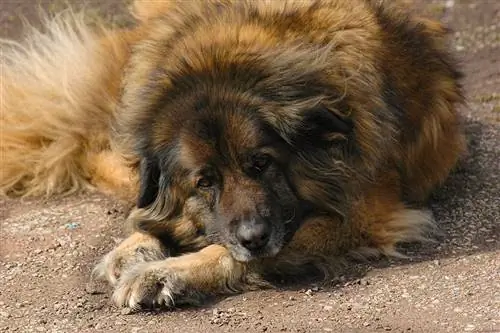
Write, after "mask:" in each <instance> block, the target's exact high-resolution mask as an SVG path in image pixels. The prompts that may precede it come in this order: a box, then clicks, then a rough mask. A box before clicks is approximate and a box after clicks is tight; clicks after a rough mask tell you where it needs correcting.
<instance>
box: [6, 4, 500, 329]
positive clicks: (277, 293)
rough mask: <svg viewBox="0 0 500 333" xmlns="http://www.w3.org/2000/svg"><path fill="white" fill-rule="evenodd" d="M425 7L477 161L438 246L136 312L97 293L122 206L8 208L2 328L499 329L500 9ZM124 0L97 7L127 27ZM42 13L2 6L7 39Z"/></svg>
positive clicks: (456, 189) (455, 185)
mask: <svg viewBox="0 0 500 333" xmlns="http://www.w3.org/2000/svg"><path fill="white" fill-rule="evenodd" d="M277 1H278V0H277ZM414 1H415V2H416V5H417V7H418V10H419V11H425V12H426V13H428V14H430V15H433V16H435V17H438V18H440V19H442V20H443V21H445V22H446V23H447V24H449V25H450V26H451V27H452V28H453V30H454V32H453V33H452V42H453V47H454V49H455V52H456V54H457V56H458V57H459V59H460V60H461V62H462V63H463V68H464V71H465V73H466V78H465V81H464V85H465V91H466V93H467V96H468V105H467V106H466V107H464V108H462V114H463V116H464V120H465V124H466V129H467V133H468V136H469V144H470V154H469V156H468V157H467V158H466V160H465V161H464V162H463V164H462V165H461V167H460V168H459V170H458V171H457V172H456V173H455V174H454V175H453V176H452V177H451V179H450V180H449V181H448V182H447V183H446V185H445V186H444V187H443V188H442V189H441V190H439V191H438V192H437V193H436V195H435V196H434V199H433V202H432V209H433V211H434V213H435V216H436V219H437V221H438V222H439V225H440V227H441V229H442V230H443V237H442V239H440V240H439V242H437V243H436V244H432V245H426V246H412V247H408V248H406V249H405V252H406V253H407V254H408V255H410V256H411V259H408V260H386V259H384V260H380V261H376V262H372V263H368V264H356V263H353V264H352V269H349V270H347V271H346V272H339V277H338V278H336V279H335V280H333V281H326V283H321V281H317V282H316V283H312V284H311V283H304V284H301V285H283V286H280V289H279V290H268V291H259V292H252V293H246V294H242V295H237V296H233V297H229V298H225V299H220V300H214V301H213V302H211V303H210V304H207V305H206V306H204V307H202V308H197V309H193V308H190V309H189V308H188V309H177V310H175V311H170V312H165V311H164V312H149V313H139V314H126V313H125V312H123V311H121V310H120V309H117V308H115V307H114V306H113V305H112V304H111V302H110V288H107V286H106V285H104V284H100V285H98V286H97V289H95V288H93V289H92V290H90V289H89V287H88V285H87V283H88V281H89V273H90V271H91V269H92V267H93V265H94V264H95V263H96V262H97V261H98V260H99V258H100V257H101V256H102V255H103V254H105V253H107V251H109V250H110V249H111V248H112V247H113V246H114V245H115V244H116V243H118V242H119V241H120V237H123V236H124V235H123V234H122V232H121V225H122V222H123V221H124V214H125V212H124V210H125V209H124V207H123V206H122V205H121V204H120V203H118V202H114V201H113V200H111V199H109V198H106V197H104V196H101V195H97V194H87V195H78V196H72V197H67V198H58V199H51V200H40V199H38V200H35V199H30V200H6V199H0V222H1V232H0V331H5V332H139V331H140V332H174V331H179V332H209V331H213V332H379V331H380V332H383V331H393V332H500V1H498V0H478V1H474V0H471V1H465V0H461V1H459V0H456V1H453V0H451V1H450V0H448V1H442V0H441V1H425V2H422V1H418V0H414ZM121 2H122V1H120V0H112V1H102V2H97V1H95V2H93V3H90V4H89V5H88V9H89V10H90V12H91V13H92V15H100V16H105V17H106V18H107V19H108V20H109V21H110V22H112V23H113V24H118V25H121V24H127V23H128V22H130V21H129V18H128V17H127V16H126V15H125V14H124V12H123V8H122V7H123V6H120V3H121ZM35 4H36V2H35V0H17V1H16V0H4V1H1V2H0V37H9V38H16V39H18V38H21V36H22V33H23V32H22V29H21V20H20V19H19V15H21V14H22V15H25V16H26V17H27V18H28V19H29V20H30V22H34V23H35V24H36V22H37V20H36V17H37V15H36V8H37V6H36V5H35ZM77 5H81V3H78V4H77ZM42 6H43V7H44V8H47V9H48V10H49V11H56V10H58V9H60V8H62V7H63V6H64V3H63V2H62V1H47V0H44V1H43V3H42ZM92 15H91V16H92Z"/></svg>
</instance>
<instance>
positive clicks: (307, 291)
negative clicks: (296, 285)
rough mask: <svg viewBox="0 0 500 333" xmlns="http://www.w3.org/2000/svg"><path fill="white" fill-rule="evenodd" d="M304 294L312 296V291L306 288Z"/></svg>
mask: <svg viewBox="0 0 500 333" xmlns="http://www.w3.org/2000/svg"><path fill="white" fill-rule="evenodd" d="M305 294H306V295H307V296H312V295H313V291H312V290H311V289H307V290H306V292H305Z"/></svg>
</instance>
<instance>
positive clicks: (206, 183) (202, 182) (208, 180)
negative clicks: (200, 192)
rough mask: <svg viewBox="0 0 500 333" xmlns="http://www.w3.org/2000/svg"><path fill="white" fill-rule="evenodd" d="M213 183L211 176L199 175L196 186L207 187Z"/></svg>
mask: <svg viewBox="0 0 500 333" xmlns="http://www.w3.org/2000/svg"><path fill="white" fill-rule="evenodd" d="M213 184H214V182H213V180H212V178H209V177H201V178H200V179H198V181H197V182H196V187H198V188H202V189H203V188H205V189H206V188H209V187H212V186H213Z"/></svg>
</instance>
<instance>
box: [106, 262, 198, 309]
mask: <svg viewBox="0 0 500 333" xmlns="http://www.w3.org/2000/svg"><path fill="white" fill-rule="evenodd" d="M169 260H171V259H166V260H163V261H154V262H144V263H139V264H137V265H135V266H133V267H132V268H130V269H129V270H127V271H125V272H124V274H123V275H122V276H121V277H120V279H119V280H118V284H117V286H116V289H115V292H114V294H113V300H114V302H115V304H116V305H118V306H120V307H128V308H131V309H134V310H137V309H153V308H159V307H164V308H171V307H174V306H175V305H176V304H197V303H198V302H199V300H200V298H201V294H198V293H196V292H195V291H194V290H193V291H189V290H187V288H186V287H187V283H186V282H187V280H188V279H189V278H188V277H186V276H185V274H183V273H185V272H182V271H176V269H175V267H170V265H169V264H168V262H169Z"/></svg>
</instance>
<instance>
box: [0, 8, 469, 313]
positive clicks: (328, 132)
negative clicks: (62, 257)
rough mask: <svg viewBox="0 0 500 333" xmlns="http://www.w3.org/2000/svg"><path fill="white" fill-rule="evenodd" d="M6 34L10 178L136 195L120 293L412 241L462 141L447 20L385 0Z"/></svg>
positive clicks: (1, 144)
mask: <svg viewBox="0 0 500 333" xmlns="http://www.w3.org/2000/svg"><path fill="white" fill-rule="evenodd" d="M134 8H135V10H134V12H135V14H136V16H137V18H138V25H137V27H135V28H133V29H128V30H111V31H110V30H105V29H100V30H92V29H90V28H88V27H86V26H85V25H84V24H83V23H82V22H81V20H79V19H78V17H75V16H74V15H67V16H61V17H59V18H56V19H55V20H53V21H51V22H48V23H47V32H46V33H43V34H42V33H36V32H34V33H33V34H32V35H31V37H30V38H29V39H28V40H27V41H25V42H24V43H23V44H22V45H17V44H12V45H8V44H9V43H4V45H2V49H3V50H2V51H3V59H2V63H3V66H4V67H3V74H2V75H3V76H2V95H1V98H2V104H1V125H2V132H1V141H0V149H1V154H2V164H1V175H0V190H1V191H2V192H3V193H4V194H5V195H51V194H56V193H63V192H70V191H77V190H82V189H87V188H98V189H99V190H101V191H104V192H107V193H112V194H113V195H116V196H121V197H124V198H126V199H128V200H135V202H136V208H135V209H134V210H133V211H132V212H131V214H130V217H129V221H130V222H131V225H132V226H133V227H134V228H135V231H134V233H133V234H132V235H131V236H130V238H128V239H127V240H125V241H124V242H123V243H122V244H121V245H120V246H118V247H117V248H116V249H115V250H114V251H112V252H111V253H109V254H108V255H107V256H106V257H105V258H104V260H103V261H102V263H101V264H99V265H98V267H97V269H96V272H97V273H98V275H100V276H102V277H105V278H107V279H108V280H109V282H110V283H111V284H112V285H113V286H114V287H115V293H114V299H115V301H116V302H117V304H119V305H121V306H129V307H138V306H144V307H148V306H155V305H162V304H163V305H167V306H169V305H172V304H174V302H175V303H183V302H195V301H197V300H199V298H200V297H201V296H203V295H207V294H218V293H224V292H230V291H241V290H245V289H248V288H253V287H258V286H262V285H265V284H266V282H265V281H266V280H267V279H268V278H269V277H274V276H277V275H278V276H279V275H283V274H284V275H287V276H289V275H292V274H299V275H300V274H309V273H313V272H314V273H316V272H324V273H331V272H332V270H334V267H336V266H335V262H337V261H338V258H339V257H340V256H342V255H344V254H350V253H355V254H359V255H373V254H386V255H394V254H397V251H396V249H395V246H396V245H397V244H398V243H400V242H408V241H415V240H422V239H425V238H426V237H427V234H428V232H429V231H431V230H432V229H433V226H434V224H433V221H432V218H431V216H430V214H429V213H428V212H427V211H425V210H423V209H421V208H420V207H421V205H422V204H423V203H425V200H426V198H427V196H428V195H429V192H430V191H431V190H432V189H433V188H434V187H435V186H436V185H438V184H439V183H441V182H442V181H443V180H444V179H445V177H446V176H447V175H448V173H449V172H450V170H451V169H452V168H453V166H454V165H455V164H456V162H457V160H458V158H459V155H460V154H461V152H462V151H463V150H464V138H463V135H462V132H461V130H460V126H459V121H458V116H457V113H456V111H455V109H454V106H455V104H456V103H458V102H461V101H462V98H461V94H460V89H459V85H458V83H457V79H458V77H459V74H458V72H457V70H456V68H455V66H454V64H453V62H452V61H451V59H450V57H449V56H448V54H447V50H446V45H445V41H444V35H445V31H444V29H443V28H442V27H441V26H440V25H439V24H437V23H435V22H432V21H427V20H423V19H419V18H415V17H412V16H409V15H407V14H405V13H403V12H402V11H400V10H399V9H396V8H392V6H389V5H387V4H384V3H383V2H382V1H369V0H324V1H303V0H297V1H294V0H287V1H272V0H270V1H264V0H262V1H257V0H248V1H246V0H245V1H244V0H242V1H230V0H227V1H223V0H220V1H179V2H173V1H165V2H161V1H160V2H158V1H155V2H148V1H144V2H142V1H139V2H136V3H135V7H134Z"/></svg>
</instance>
